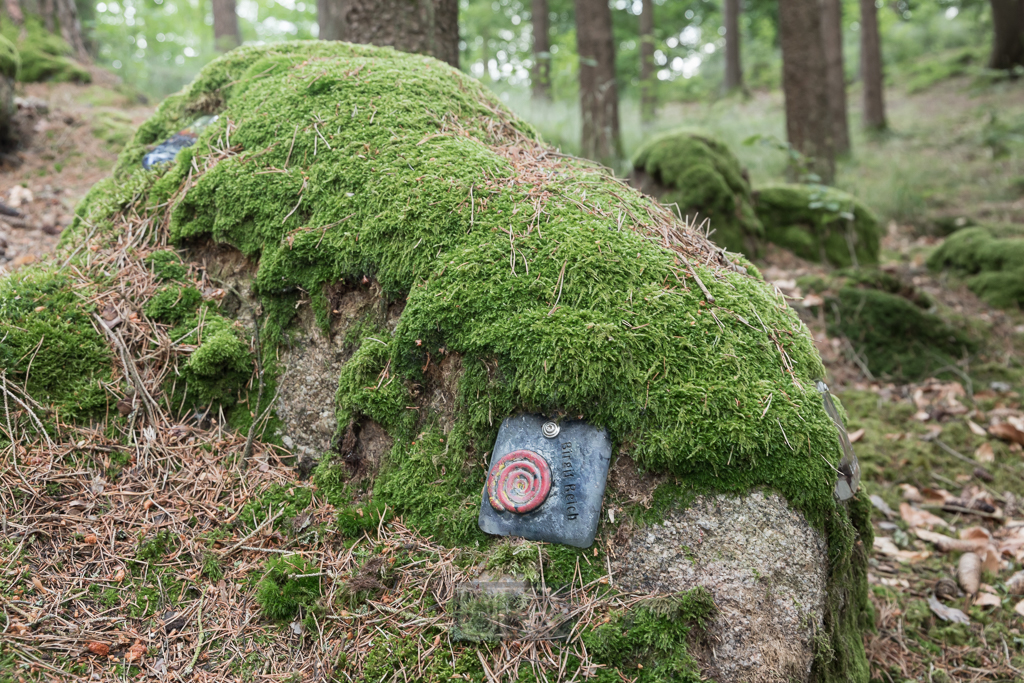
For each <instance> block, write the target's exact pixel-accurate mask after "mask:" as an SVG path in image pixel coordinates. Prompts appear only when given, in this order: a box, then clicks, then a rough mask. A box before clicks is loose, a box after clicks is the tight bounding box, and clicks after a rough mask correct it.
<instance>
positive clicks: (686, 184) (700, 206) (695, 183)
mask: <svg viewBox="0 0 1024 683" xmlns="http://www.w3.org/2000/svg"><path fill="white" fill-rule="evenodd" d="M633 167H634V168H635V169H637V170H638V171H643V172H645V173H646V174H647V175H648V176H650V178H651V179H652V180H653V181H654V182H655V183H656V184H657V185H658V186H660V187H661V188H664V191H662V192H660V193H659V195H660V196H659V199H660V200H661V201H662V203H665V204H673V203H674V204H676V205H678V207H679V211H680V212H681V213H682V214H683V215H686V216H696V220H697V222H700V221H702V220H704V219H705V218H707V219H710V221H711V230H712V234H711V238H712V239H713V240H714V241H715V243H717V244H719V245H720V246H722V247H725V248H726V249H728V250H730V251H735V252H742V253H744V254H746V255H747V256H750V257H754V256H757V255H758V253H759V251H760V248H761V242H762V240H763V239H764V228H763V227H762V225H761V221H760V220H759V219H758V217H757V214H755V213H754V207H753V204H752V202H751V195H750V180H749V179H748V178H747V176H746V172H745V171H744V170H743V168H742V167H741V166H740V162H739V159H737V158H736V155H735V154H733V153H732V150H730V149H729V147H728V146H726V144H725V143H724V142H722V141H721V140H718V139H716V138H714V137H712V136H710V135H707V134H704V133H696V132H692V131H686V130H676V131H672V132H669V133H663V134H660V135H657V136H655V137H653V138H651V139H650V140H648V141H647V142H646V143H644V145H643V146H642V147H641V148H640V150H639V151H638V152H637V153H636V156H635V157H634V158H633Z"/></svg>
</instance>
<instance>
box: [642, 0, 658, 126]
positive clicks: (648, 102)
mask: <svg viewBox="0 0 1024 683" xmlns="http://www.w3.org/2000/svg"><path fill="white" fill-rule="evenodd" d="M657 87H658V81H657V80H655V76H654V0H643V5H642V10H641V11H640V120H641V121H643V122H644V123H650V122H652V121H654V115H655V113H656V110H657V108H658V94H657Z"/></svg>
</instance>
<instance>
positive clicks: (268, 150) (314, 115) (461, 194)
mask: <svg viewBox="0 0 1024 683" xmlns="http://www.w3.org/2000/svg"><path fill="white" fill-rule="evenodd" d="M212 113H217V114H220V117H219V119H218V120H217V121H216V122H215V123H213V124H211V125H210V126H209V127H208V128H206V129H205V130H203V131H202V133H201V134H200V136H199V139H198V140H197V142H196V144H195V145H194V146H192V147H190V148H187V149H185V150H183V151H182V152H180V153H179V155H178V159H177V162H176V163H174V164H171V165H168V166H162V167H160V168H157V169H155V170H152V171H143V170H142V169H141V166H140V161H141V157H142V156H143V154H144V153H145V152H146V150H147V149H148V148H150V147H151V146H152V145H154V144H157V143H159V142H161V141H162V140H164V139H166V138H167V137H169V136H170V135H171V134H173V133H174V132H175V131H177V130H180V129H181V128H183V127H185V126H187V125H189V123H191V121H192V120H193V119H195V118H196V117H198V116H200V115H204V114H212ZM546 151H547V148H546V147H544V146H543V145H542V143H540V142H539V141H538V140H537V138H536V135H535V133H534V132H533V130H532V129H531V128H530V127H529V126H528V125H527V124H525V123H523V122H521V121H519V120H518V119H516V118H515V117H514V116H513V115H512V114H510V113H509V112H508V111H507V110H505V109H504V108H503V106H502V105H501V104H500V103H499V102H498V101H497V100H496V99H495V98H494V96H493V95H491V94H489V93H488V92H486V91H485V90H484V89H483V88H482V87H481V86H480V85H479V83H477V82H476V81H474V80H473V79H470V78H468V77H466V76H465V75H463V74H460V73H458V72H456V71H454V70H452V69H450V68H449V67H447V66H445V65H443V64H441V63H439V62H436V61H434V60H431V59H429V58H424V57H420V56H415V55H406V54H401V53H397V52H394V51H392V50H387V49H379V48H373V47H368V46H355V45H345V44H337V43H323V42H311V43H285V44H276V45H274V46H272V47H246V48H241V49H239V50H236V51H234V52H232V53H229V54H228V55H225V56H224V57H222V58H220V59H218V60H216V61H215V62H213V63H211V64H210V65H209V66H208V67H206V68H205V69H204V70H203V72H202V73H201V74H200V75H199V77H198V78H197V79H196V81H195V82H194V83H193V84H192V85H191V86H189V87H188V88H186V89H185V90H184V91H183V92H181V93H179V94H177V95H174V96H172V97H170V98H168V99H167V100H166V101H165V102H164V103H163V105H161V107H160V109H159V110H158V112H157V113H156V114H155V115H154V116H153V118H151V119H150V120H149V121H148V122H147V123H145V124H144V125H143V126H142V127H141V128H140V129H139V130H138V132H137V133H136V135H135V137H134V139H133V140H132V141H131V142H130V143H128V145H127V146H126V148H125V149H124V151H123V152H122V154H121V157H120V159H119V161H118V164H117V167H116V169H115V172H114V175H113V176H112V177H111V178H110V179H109V180H107V181H104V182H103V183H100V184H99V185H97V186H96V187H95V188H94V189H93V190H92V192H90V194H89V195H88V197H87V198H86V199H85V200H84V201H83V202H82V204H81V206H80V208H79V209H78V213H77V217H76V220H75V222H74V224H73V225H72V226H70V228H69V229H68V230H67V231H65V234H64V237H63V240H64V243H65V244H66V245H69V246H73V245H74V244H75V243H76V240H81V239H82V238H83V237H84V236H85V235H86V234H88V232H89V231H91V230H96V231H98V232H99V233H100V234H102V233H104V231H107V232H109V231H112V230H113V228H114V225H115V218H116V216H117V214H118V212H120V211H121V210H122V209H124V208H125V207H127V206H129V205H131V207H132V209H133V210H135V211H139V212H140V213H145V214H147V215H148V216H150V217H152V218H153V219H154V222H159V221H160V220H162V219H166V218H169V226H170V238H171V240H172V241H173V242H174V243H175V244H177V245H179V246H188V245H191V244H195V243H196V242H198V241H200V240H213V241H214V242H217V243H223V244H228V245H231V246H233V247H235V248H237V249H238V250H240V251H241V252H242V253H243V254H245V255H246V256H247V257H249V258H250V259H251V260H253V261H254V262H257V263H258V269H257V272H256V275H255V279H254V280H253V285H252V288H253V292H254V293H255V295H256V296H258V297H259V298H260V300H261V302H262V304H263V307H264V310H271V311H283V312H287V311H294V307H295V304H296V302H297V300H299V297H300V296H301V298H302V300H304V301H307V302H308V305H309V306H310V307H311V309H312V311H313V312H314V313H315V314H316V318H317V322H318V323H319V325H320V327H321V328H322V329H324V330H327V329H329V325H330V321H331V315H332V313H331V306H330V305H329V299H328V295H327V291H326V290H327V287H330V286H336V285H337V284H338V283H355V282H362V281H364V279H365V280H366V281H370V280H373V281H375V282H376V283H377V284H378V285H379V287H380V291H381V292H382V296H383V297H384V299H385V300H386V301H393V302H397V301H404V303H405V307H404V310H403V313H402V315H401V318H400V320H399V323H398V327H397V329H396V330H395V331H394V333H393V334H391V333H389V332H387V331H380V332H379V333H378V334H372V335H364V336H362V337H361V338H360V339H359V340H358V342H357V343H358V348H357V349H356V351H355V354H354V356H353V357H352V359H351V360H350V361H349V362H348V363H347V364H346V366H345V368H344V370H343V372H342V376H341V378H340V379H339V386H338V393H337V397H336V405H335V408H336V417H337V424H338V429H339V432H340V431H341V430H344V429H345V428H346V426H347V425H349V424H351V423H352V422H353V421H354V420H359V419H364V418H369V419H371V420H374V421H375V422H376V423H377V424H379V425H381V426H382V427H383V428H384V429H385V430H386V431H387V432H388V434H389V436H390V437H391V438H392V439H393V441H394V445H393V447H392V449H391V451H390V452H389V453H388V454H387V455H386V456H385V458H384V462H383V463H382V466H381V469H380V472H379V473H378V476H377V478H376V480H375V481H374V486H373V497H374V500H375V501H377V502H380V503H384V504H385V505H388V506H390V507H391V508H392V509H393V510H394V511H395V512H397V513H398V514H401V515H402V516H403V520H404V521H405V522H406V523H409V524H412V525H414V526H416V527H417V528H419V529H421V530H422V531H424V532H427V533H431V534H433V535H434V536H435V538H436V539H438V540H440V541H442V542H444V543H446V544H449V545H471V546H473V545H475V544H476V543H477V542H480V543H481V544H486V543H487V542H488V539H487V537H486V536H484V535H483V534H482V533H481V532H479V530H478V529H477V528H476V516H477V510H478V506H479V504H480V490H481V486H482V484H483V479H484V470H483V468H482V467H481V462H482V461H483V460H484V459H485V458H486V455H487V451H488V449H489V448H490V446H491V444H493V442H494V438H495V435H496V432H497V428H498V425H499V424H500V421H501V419H502V417H504V416H505V415H509V414H512V413H515V412H518V411H523V410H525V411H536V412H543V413H549V414H568V415H579V416H582V417H583V418H584V419H587V420H588V421H590V422H592V423H595V424H600V425H604V426H606V427H607V429H608V431H609V433H610V434H611V436H612V439H613V441H614V443H615V444H616V445H617V446H618V445H620V444H624V443H629V444H630V454H631V456H632V457H633V459H634V460H636V461H637V462H638V463H640V464H641V465H642V466H644V467H646V468H648V469H650V470H653V471H659V472H667V473H671V474H673V475H675V476H676V477H677V478H679V479H680V480H682V481H684V482H685V483H686V486H687V487H688V488H689V489H691V490H697V491H707V492H725V493H735V494H741V493H744V492H747V491H749V490H751V489H754V488H758V487H767V488H771V489H774V490H778V491H780V492H781V493H782V494H783V495H785V496H786V498H787V499H788V500H789V501H790V502H791V504H793V505H794V506H795V507H796V508H797V509H799V510H801V511H802V512H803V513H804V514H805V515H806V517H807V518H808V520H809V521H810V523H811V524H812V525H814V526H815V527H816V528H818V529H820V530H822V531H823V532H824V533H825V534H826V536H827V538H828V539H829V557H830V562H831V572H832V573H831V576H832V577H833V578H832V580H833V582H835V583H836V585H845V584H848V583H850V582H857V581H858V580H859V578H858V577H860V576H861V575H860V574H858V573H857V572H858V569H857V568H856V566H855V565H856V563H857V562H858V561H859V559H858V557H857V556H856V555H855V554H854V552H853V548H854V545H855V542H856V539H857V531H856V528H855V526H854V520H852V518H851V514H850V513H849V512H848V510H847V508H846V507H845V506H843V505H841V504H840V503H838V502H837V501H836V500H835V498H834V497H833V495H832V487H833V484H834V481H835V474H834V467H835V465H836V464H837V462H838V460H839V457H840V450H839V446H838V442H837V439H836V433H835V428H834V425H833V424H832V422H831V420H830V418H829V417H828V415H827V414H826V413H825V411H824V408H823V406H822V402H821V398H820V395H819V394H818V392H817V389H816V388H815V386H814V381H813V380H815V379H817V378H819V377H821V376H822V375H823V373H824V370H823V368H822V366H821V362H820V359H819V357H818V355H817V353H816V352H815V350H814V347H813V345H812V342H811V339H810V335H809V334H808V332H807V330H806V328H805V327H804V326H803V325H802V324H801V323H800V322H799V319H798V318H797V317H796V315H795V314H794V312H793V311H792V310H791V309H790V308H789V307H788V306H786V305H785V303H784V301H782V300H780V299H778V298H777V297H776V296H775V294H774V293H773V291H772V290H771V289H770V288H768V287H767V286H766V285H765V283H764V282H763V281H761V280H760V278H759V277H756V270H754V269H753V268H752V267H751V266H749V264H746V262H741V263H743V264H744V265H747V266H748V269H749V272H750V273H754V274H755V275H748V274H744V273H741V272H740V270H739V269H735V268H732V267H730V266H731V265H732V264H727V263H724V262H722V261H717V262H716V261H715V259H720V258H723V257H720V256H716V255H714V253H713V251H712V249H711V247H709V246H704V247H702V246H701V245H702V244H703V243H702V242H701V240H700V238H699V237H698V236H696V235H688V236H686V239H687V240H689V242H683V243H684V244H688V245H690V246H689V248H691V249H695V250H696V251H691V252H690V255H691V256H693V257H694V261H696V262H697V263H701V264H707V265H696V266H694V265H689V264H687V263H686V262H685V250H683V251H673V250H671V249H666V248H665V247H664V246H663V242H662V240H663V239H664V237H663V233H662V229H663V228H664V227H666V226H670V225H672V220H671V218H669V217H668V216H667V215H666V214H664V213H659V209H657V207H654V206H652V204H651V203H650V202H648V201H647V200H646V199H644V198H643V197H642V196H641V195H639V194H637V193H634V192H632V191H629V190H627V189H624V188H623V187H622V186H621V185H620V184H619V183H618V182H616V181H615V180H614V179H612V178H610V177H609V176H607V175H606V174H605V172H604V170H602V169H600V168H597V167H595V166H593V165H590V164H588V163H587V162H584V161H580V160H573V159H565V158H561V157H549V156H547V155H546ZM197 171H198V172H197ZM140 197H141V198H144V199H139V198H140ZM673 229H675V230H681V227H680V226H678V225H675V226H673ZM694 245H696V246H694ZM701 249H704V251H700V250H701ZM698 256H699V257H700V258H699V259H698V258H697V257H698ZM698 277H699V278H700V284H698V282H697V278H698ZM167 287H168V289H167V290H165V291H166V292H168V293H167V294H160V295H158V296H160V297H162V298H161V300H160V305H159V306H157V304H156V303H154V304H153V307H154V314H156V313H157V312H158V311H157V309H158V308H159V312H160V315H166V316H178V315H179V312H181V311H179V308H180V307H181V301H182V299H183V297H184V296H186V295H185V294H183V293H182V292H183V291H184V290H181V289H180V288H178V285H173V284H168V285H167ZM704 287H706V288H707V290H708V294H705V293H704V292H703V291H702V290H703V288H704ZM175 288H178V289H177V290H176V289H175ZM712 296H713V302H712V301H711V298H712ZM192 298H193V299H194V296H193V297H192ZM190 307H191V304H189V305H186V306H185V308H184V309H183V311H184V312H183V313H182V315H185V314H187V312H188V310H189V309H190ZM203 310H205V309H204V305H203V304H200V305H199V307H198V308H197V309H196V312H195V316H196V318H184V317H183V318H182V322H181V323H178V327H177V328H175V330H172V336H173V335H174V334H175V333H176V331H179V330H180V331H181V333H182V334H184V333H190V334H193V333H194V334H195V335H196V337H195V343H196V344H197V345H198V348H197V349H196V350H195V351H194V352H193V353H192V356H191V358H190V360H189V361H188V364H187V366H186V372H189V371H191V372H194V373H195V375H196V377H194V378H193V380H195V381H199V383H200V384H202V383H203V382H204V381H209V382H211V383H212V384H213V389H211V390H210V394H209V396H208V398H210V400H219V401H225V400H228V398H229V396H230V391H229V390H228V389H227V388H226V387H220V386H219V385H218V384H217V383H218V382H219V381H221V380H222V379H224V378H225V377H227V378H228V379H230V380H231V382H233V383H235V384H237V381H238V380H240V379H241V378H242V377H243V376H244V377H246V378H247V377H248V376H249V372H250V368H249V367H248V366H247V367H246V368H245V369H244V373H243V367H242V361H241V359H242V358H246V359H247V358H248V355H247V354H248V345H247V344H246V343H245V342H244V341H243V340H242V338H241V337H240V336H239V331H238V330H237V329H235V328H234V326H233V325H231V324H230V323H229V322H228V321H227V320H226V319H221V318H211V319H210V322H209V323H208V326H207V327H205V328H204V331H203V332H202V339H201V340H200V338H199V332H198V331H190V330H191V327H192V324H193V323H194V322H197V318H198V316H199V315H200V314H201V313H202V311H203ZM290 315H291V314H283V315H281V316H276V317H273V318H268V319H267V323H266V324H268V325H272V326H276V329H274V328H273V327H272V329H268V330H267V331H266V333H265V334H264V335H263V338H264V339H283V338H284V335H283V334H282V332H283V331H284V328H286V327H287V326H288V325H289V324H290V321H289V319H290ZM168 319H169V318H168ZM214 320H222V321H223V322H222V323H214ZM218 325H220V327H217V326H218ZM195 326H196V327H198V325H195ZM354 343H355V342H354ZM243 350H244V351H245V353H243ZM451 354H457V355H458V356H459V357H460V358H461V367H462V374H461V377H460V378H459V381H458V390H457V398H456V402H455V407H454V409H453V411H452V414H451V415H450V416H447V417H445V416H441V415H436V414H433V413H431V412H430V411H429V410H428V409H427V408H426V407H425V406H423V405H421V403H420V402H418V399H417V398H416V396H417V395H418V393H420V392H422V391H424V388H425V387H426V388H429V386H430V384H431V382H432V381H433V380H432V379H431V374H430V368H431V367H432V366H431V364H432V363H433V364H435V365H436V364H438V363H440V362H441V361H442V359H444V358H446V357H447V356H449V355H451ZM246 362H248V361H247V360H246ZM189 367H191V370H189ZM235 384H233V385H232V386H235ZM612 389H614V390H612ZM190 393H191V389H190ZM215 394H216V395H215ZM340 467H344V465H343V464H341V463H337V462H324V463H322V464H321V465H320V467H319V468H318V474H317V476H318V478H319V479H321V480H323V481H329V480H331V478H330V477H329V476H328V475H329V473H330V471H331V470H332V468H340ZM321 468H322V469H323V471H324V473H325V474H323V475H321V473H320V470H321ZM340 479H341V478H340V477H339V478H336V479H335V480H334V481H340ZM328 495H330V492H328ZM558 550H559V551H561V550H563V549H558ZM578 558H579V551H576V550H575V549H572V550H570V551H569V553H568V555H567V557H566V558H565V559H566V561H565V562H564V563H563V564H565V572H564V581H565V582H567V581H569V580H570V579H571V570H572V568H573V567H574V566H575V562H569V561H568V560H574V561H575V560H578ZM580 564H582V562H581V563H580ZM837 609H840V611H841V614H842V615H843V617H842V618H839V619H833V620H832V621H830V622H829V632H828V633H827V635H826V636H825V638H826V640H827V641H828V642H829V643H831V645H830V647H829V648H828V649H823V650H822V658H823V660H828V662H829V663H830V666H832V663H835V664H834V668H832V669H828V671H830V672H831V673H830V674H829V676H830V677H833V678H835V679H836V680H840V679H841V680H846V678H845V676H846V675H847V674H849V675H856V674H857V671H859V669H858V665H857V662H859V661H862V660H863V652H860V654H859V655H858V654H857V653H858V650H857V648H856V645H855V643H856V642H859V641H858V638H859V635H858V633H857V632H856V631H855V630H854V628H855V625H856V624H858V623H860V621H859V620H860V616H859V614H860V610H861V606H860V605H858V604H857V603H856V602H850V601H848V602H846V603H845V606H844V607H841V608H837ZM850 610H852V611H853V614H852V616H850V615H849V611H850ZM851 644H852V645H851ZM844 648H848V649H850V654H849V657H847V658H845V659H843V658H840V657H841V656H840V655H839V654H835V653H840V652H843V651H845V650H844ZM858 656H859V659H858Z"/></svg>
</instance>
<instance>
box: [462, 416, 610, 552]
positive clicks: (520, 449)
mask: <svg viewBox="0 0 1024 683" xmlns="http://www.w3.org/2000/svg"><path fill="white" fill-rule="evenodd" d="M611 458H612V444H611V441H610V440H609V439H608V432H607V431H605V430H604V429H602V428H598V427H594V426H593V425H589V424H587V423H586V422H583V421H581V420H568V421H565V422H556V421H553V420H548V419H546V418H544V417H542V416H540V415H517V416H515V417H509V418H506V419H505V421H504V422H502V423H501V428H500V429H499V430H498V440H497V441H496V442H495V444H494V451H493V453H492V455H491V466H490V469H489V470H488V472H487V484H486V485H485V486H484V490H483V495H482V500H481V502H480V522H479V523H480V529H481V530H482V531H484V532H485V533H488V534H494V535H496V536H521V537H523V538H528V539H530V540H532V541H549V542H551V543H562V544H565V545H571V546H576V547H577V548H587V547H590V545H591V544H592V543H593V542H594V536H595V535H596V534H597V525H598V522H599V521H600V519H601V501H602V500H603V499H604V487H605V483H606V481H607V479H608V465H609V463H610V462H611Z"/></svg>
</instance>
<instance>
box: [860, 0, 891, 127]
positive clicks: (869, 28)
mask: <svg viewBox="0 0 1024 683" xmlns="http://www.w3.org/2000/svg"><path fill="white" fill-rule="evenodd" d="M860 78H861V81H862V82H863V86H864V127H865V128H866V129H868V130H874V131H880V130H885V128H886V122H885V94H884V91H883V81H882V41H881V39H880V38H879V36H878V10H877V8H876V7H875V0H860Z"/></svg>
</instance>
